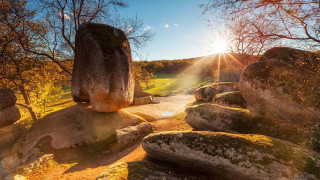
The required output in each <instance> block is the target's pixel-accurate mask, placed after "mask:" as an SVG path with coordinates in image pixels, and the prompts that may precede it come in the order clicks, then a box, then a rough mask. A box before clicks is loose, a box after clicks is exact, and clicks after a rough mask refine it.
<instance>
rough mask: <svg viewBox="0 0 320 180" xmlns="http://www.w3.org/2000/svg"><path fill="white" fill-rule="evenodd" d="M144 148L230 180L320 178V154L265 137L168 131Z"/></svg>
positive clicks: (161, 157)
mask: <svg viewBox="0 0 320 180" xmlns="http://www.w3.org/2000/svg"><path fill="white" fill-rule="evenodd" d="M142 146H143V148H144V150H145V151H146V152H147V154H148V155H150V156H151V157H153V158H156V159H159V160H164V161H168V162H172V163H176V164H179V165H181V166H186V167H190V168H194V169H201V170H204V171H206V172H208V173H211V172H214V173H217V174H220V175H223V176H226V177H227V178H230V179H234V178H235V177H236V179H266V180H267V179H288V180H289V179H319V178H320V154H317V153H315V152H313V151H310V150H307V149H303V148H301V147H300V146H297V145H295V144H292V143H289V142H287V141H282V140H279V139H276V138H271V137H268V136H263V135H253V134H229V133H221V132H206V131H198V132H194V131H188V132H181V131H180V132H178V131H177V132H172V131H170V132H169V131H168V132H161V133H156V134H151V135H149V136H147V137H146V138H145V139H144V140H143V143H142Z"/></svg>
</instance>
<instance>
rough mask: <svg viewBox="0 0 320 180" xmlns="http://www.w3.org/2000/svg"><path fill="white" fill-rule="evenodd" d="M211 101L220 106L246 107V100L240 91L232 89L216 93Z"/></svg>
mask: <svg viewBox="0 0 320 180" xmlns="http://www.w3.org/2000/svg"><path fill="white" fill-rule="evenodd" d="M212 103H215V104H219V105H222V106H230V107H238V108H246V106H247V105H246V101H245V100H244V98H243V96H242V94H241V92H240V91H232V92H226V93H220V94H217V95H216V96H215V97H214V98H213V100H212Z"/></svg>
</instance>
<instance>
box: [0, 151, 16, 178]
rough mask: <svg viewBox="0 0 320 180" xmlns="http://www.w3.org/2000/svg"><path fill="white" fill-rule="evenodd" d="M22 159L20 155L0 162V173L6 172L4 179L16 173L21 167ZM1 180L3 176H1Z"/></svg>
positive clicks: (8, 157)
mask: <svg viewBox="0 0 320 180" xmlns="http://www.w3.org/2000/svg"><path fill="white" fill-rule="evenodd" d="M20 163H21V161H20V157H19V155H18V154H13V155H11V156H7V157H6V158H4V159H2V160H1V161H0V169H1V170H0V171H2V172H4V173H3V177H4V176H7V175H9V174H12V173H14V172H15V170H16V168H17V167H18V166H19V165H20ZM0 179H1V175H0Z"/></svg>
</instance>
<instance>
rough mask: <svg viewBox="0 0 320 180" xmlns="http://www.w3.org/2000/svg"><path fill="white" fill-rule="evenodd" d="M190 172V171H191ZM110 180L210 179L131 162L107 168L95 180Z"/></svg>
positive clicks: (166, 167)
mask: <svg viewBox="0 0 320 180" xmlns="http://www.w3.org/2000/svg"><path fill="white" fill-rule="evenodd" d="M191 171H192V170H191ZM110 179H128V180H133V179H150V180H151V179H154V180H156V179H171V180H181V179H190V180H196V179H211V180H214V179H215V178H214V177H212V176H211V177H209V176H208V175H206V174H204V173H201V172H190V169H185V168H180V167H179V168H177V167H176V166H175V167H173V166H170V167H168V165H162V164H159V163H153V162H150V161H133V162H128V163H125V162H119V163H117V164H114V165H112V166H110V167H109V168H107V169H106V170H105V171H104V172H102V173H101V174H100V175H99V176H98V177H97V180H110Z"/></svg>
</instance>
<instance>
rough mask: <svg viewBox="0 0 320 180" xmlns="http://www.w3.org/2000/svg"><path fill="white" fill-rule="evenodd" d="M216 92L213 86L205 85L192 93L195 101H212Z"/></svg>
mask: <svg viewBox="0 0 320 180" xmlns="http://www.w3.org/2000/svg"><path fill="white" fill-rule="evenodd" d="M216 93H217V92H216V88H215V87H214V86H209V85H206V86H203V87H200V88H198V89H197V90H196V92H195V93H194V98H195V99H196V101H200V102H209V101H212V99H213V97H214V96H215V95H216Z"/></svg>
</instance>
